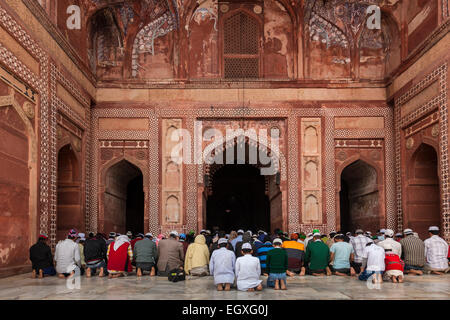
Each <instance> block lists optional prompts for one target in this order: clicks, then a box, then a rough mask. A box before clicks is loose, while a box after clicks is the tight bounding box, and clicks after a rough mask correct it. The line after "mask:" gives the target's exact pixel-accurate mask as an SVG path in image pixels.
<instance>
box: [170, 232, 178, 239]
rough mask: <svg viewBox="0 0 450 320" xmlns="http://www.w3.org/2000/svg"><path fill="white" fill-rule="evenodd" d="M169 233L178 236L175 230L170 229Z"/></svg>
mask: <svg viewBox="0 0 450 320" xmlns="http://www.w3.org/2000/svg"><path fill="white" fill-rule="evenodd" d="M170 235H174V236H175V237H178V232H177V231H176V230H173V231H170Z"/></svg>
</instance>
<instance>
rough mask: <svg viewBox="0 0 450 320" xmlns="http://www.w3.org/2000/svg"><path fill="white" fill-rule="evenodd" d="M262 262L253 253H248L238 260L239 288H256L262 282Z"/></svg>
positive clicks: (237, 275) (245, 289)
mask: <svg viewBox="0 0 450 320" xmlns="http://www.w3.org/2000/svg"><path fill="white" fill-rule="evenodd" d="M260 276H261V264H260V262H259V259H258V258H256V257H253V256H252V255H251V254H246V255H245V256H243V257H239V258H237V260H236V280H237V281H236V282H237V288H238V290H241V291H247V290H248V289H251V288H256V287H257V286H259V284H260V283H261V282H262V280H260V279H259V278H260Z"/></svg>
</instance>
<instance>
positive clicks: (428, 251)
mask: <svg viewBox="0 0 450 320" xmlns="http://www.w3.org/2000/svg"><path fill="white" fill-rule="evenodd" d="M424 244H425V256H426V258H427V264H428V265H429V266H430V267H431V268H433V269H438V270H441V269H447V268H448V259H447V254H448V244H447V242H445V240H444V239H442V238H441V237H439V236H437V235H434V236H432V237H430V238H428V239H427V240H425V242H424Z"/></svg>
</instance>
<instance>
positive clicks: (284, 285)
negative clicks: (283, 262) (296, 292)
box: [280, 280, 287, 290]
mask: <svg viewBox="0 0 450 320" xmlns="http://www.w3.org/2000/svg"><path fill="white" fill-rule="evenodd" d="M280 284H281V290H287V288H286V282H284V281H283V280H280Z"/></svg>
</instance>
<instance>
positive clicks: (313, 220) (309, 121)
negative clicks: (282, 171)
mask: <svg viewBox="0 0 450 320" xmlns="http://www.w3.org/2000/svg"><path fill="white" fill-rule="evenodd" d="M321 132H322V128H321V119H320V118H303V119H301V148H300V150H301V151H300V163H301V190H300V193H301V199H302V222H303V223H304V224H321V223H322V159H321V153H322V137H321V135H322V134H321Z"/></svg>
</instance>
